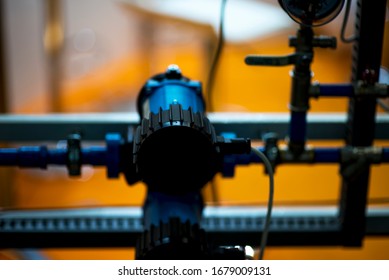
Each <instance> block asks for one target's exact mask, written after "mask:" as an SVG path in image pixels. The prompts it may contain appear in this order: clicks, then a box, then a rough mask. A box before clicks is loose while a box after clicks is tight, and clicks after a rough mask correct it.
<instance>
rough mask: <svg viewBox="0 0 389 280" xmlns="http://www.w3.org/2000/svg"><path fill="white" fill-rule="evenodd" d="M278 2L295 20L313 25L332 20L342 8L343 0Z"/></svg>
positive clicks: (291, 0) (288, 0)
mask: <svg viewBox="0 0 389 280" xmlns="http://www.w3.org/2000/svg"><path fill="white" fill-rule="evenodd" d="M279 3H280V5H281V7H282V8H283V9H284V10H285V11H286V13H287V14H288V15H289V16H290V17H291V18H292V19H293V20H294V21H295V22H297V23H299V24H302V25H306V26H311V27H315V26H321V25H324V24H327V23H329V22H330V21H332V20H333V19H334V18H335V17H336V16H337V15H338V14H339V13H340V11H341V10H342V7H343V4H344V0H279Z"/></svg>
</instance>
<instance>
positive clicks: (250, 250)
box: [244, 246, 255, 258]
mask: <svg viewBox="0 0 389 280" xmlns="http://www.w3.org/2000/svg"><path fill="white" fill-rule="evenodd" d="M244 252H245V254H246V256H248V257H250V258H254V253H255V252H254V249H253V247H251V246H245V247H244Z"/></svg>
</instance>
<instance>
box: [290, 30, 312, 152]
mask: <svg viewBox="0 0 389 280" xmlns="http://www.w3.org/2000/svg"><path fill="white" fill-rule="evenodd" d="M312 42H313V31H312V28H310V27H305V26H300V29H299V31H298V32H297V40H296V53H297V54H298V56H299V57H298V59H297V61H296V64H295V66H294V69H293V71H292V93H291V101H290V105H289V107H290V110H291V121H290V126H289V149H290V150H291V151H292V153H294V154H295V155H299V154H301V153H302V152H303V151H304V148H305V139H306V126H307V121H306V119H307V117H306V114H307V111H308V110H309V90H310V86H311V62H312V59H313V45H312V44H313V43H312Z"/></svg>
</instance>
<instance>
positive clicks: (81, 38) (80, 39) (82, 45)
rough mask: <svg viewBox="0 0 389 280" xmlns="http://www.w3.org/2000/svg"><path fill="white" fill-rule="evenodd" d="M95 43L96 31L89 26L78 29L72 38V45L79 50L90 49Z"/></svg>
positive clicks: (86, 50)
mask: <svg viewBox="0 0 389 280" xmlns="http://www.w3.org/2000/svg"><path fill="white" fill-rule="evenodd" d="M95 43H96V33H95V31H94V30H92V29H90V28H83V29H81V30H79V31H78V32H77V33H76V34H75V35H74V38H73V47H74V48H75V49H76V50H77V51H79V52H88V51H90V50H91V49H92V48H93V47H94V45H95Z"/></svg>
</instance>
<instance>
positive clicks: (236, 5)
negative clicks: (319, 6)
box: [120, 0, 291, 42]
mask: <svg viewBox="0 0 389 280" xmlns="http://www.w3.org/2000/svg"><path fill="white" fill-rule="evenodd" d="M120 2H124V3H128V4H131V5H135V6H137V7H139V8H141V9H144V10H146V11H150V12H153V13H159V14H161V15H165V16H170V17H174V18H178V19H185V20H190V21H193V22H194V23H199V24H209V25H211V26H212V27H213V28H214V29H215V31H216V33H217V32H218V28H219V16H220V4H221V1H210V0H195V1H194V0H191V1H189V0H187V1H183V0H163V1H162V0H121V1H120ZM224 19H225V21H224V23H225V25H224V26H225V27H224V30H225V38H226V39H227V40H228V41H232V42H242V41H250V40H254V39H258V38H261V37H264V36H266V35H269V34H271V33H274V32H276V31H279V30H282V29H285V28H288V27H289V26H290V24H291V20H290V18H289V17H288V16H286V14H285V13H284V12H283V10H282V9H281V8H280V7H279V5H271V4H268V3H265V2H260V1H253V0H239V1H237V0H235V1H231V0H230V1H227V6H226V13H225V18H224Z"/></svg>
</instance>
